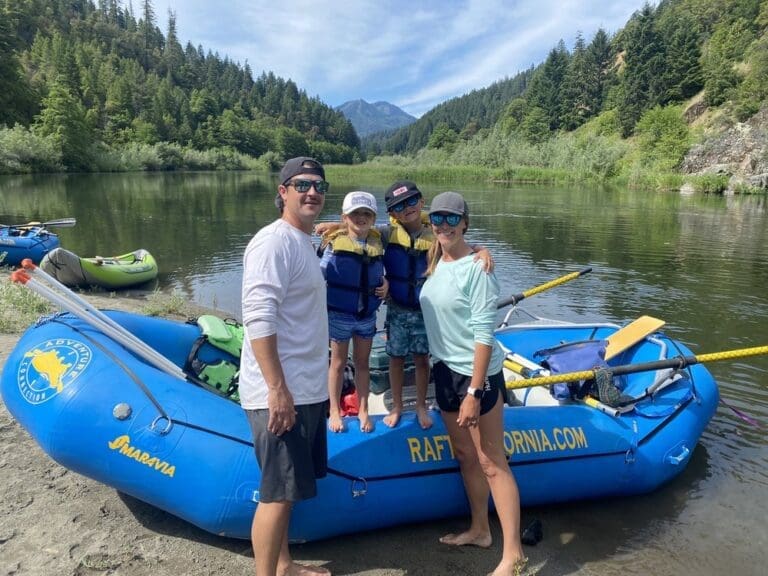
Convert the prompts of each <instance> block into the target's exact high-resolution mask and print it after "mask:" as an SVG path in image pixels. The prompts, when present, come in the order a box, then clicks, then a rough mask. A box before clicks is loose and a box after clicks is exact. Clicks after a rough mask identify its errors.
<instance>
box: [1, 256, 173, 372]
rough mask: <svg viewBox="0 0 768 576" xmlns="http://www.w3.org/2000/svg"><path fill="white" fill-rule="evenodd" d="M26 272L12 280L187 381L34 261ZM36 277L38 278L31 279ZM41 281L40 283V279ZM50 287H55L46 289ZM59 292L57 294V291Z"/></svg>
mask: <svg viewBox="0 0 768 576" xmlns="http://www.w3.org/2000/svg"><path fill="white" fill-rule="evenodd" d="M22 266H23V269H21V270H16V271H15V272H13V273H12V274H11V280H12V281H13V282H18V283H20V284H23V285H25V286H27V287H28V288H30V289H31V290H33V291H34V292H37V293H38V294H39V295H40V296H42V297H44V298H46V299H48V300H50V301H51V302H53V303H54V304H55V305H56V306H58V307H59V308H61V309H62V310H66V311H67V312H69V313H71V314H73V315H75V316H77V317H78V318H80V319H82V320H83V321H85V322H87V323H88V324H90V325H91V326H93V327H94V328H96V329H97V330H99V331H101V332H102V333H103V334H105V335H106V336H108V337H110V338H112V339H113V340H115V341H116V342H118V343H119V344H121V345H122V346H124V347H125V348H127V349H128V350H130V351H132V352H134V353H135V354H136V355H138V356H139V357H141V358H143V359H144V360H146V361H147V362H149V363H150V364H152V365H153V366H155V367H156V368H158V369H159V370H162V371H163V372H165V373H167V374H169V375H171V376H174V377H176V378H180V379H182V380H186V378H187V375H186V373H185V372H184V370H182V369H181V368H179V367H178V366H177V365H176V364H174V363H173V362H171V361H170V360H169V359H168V358H166V357H165V356H163V355H162V354H160V353H159V352H158V351H157V350H155V349H154V348H152V347H151V346H149V345H148V344H147V343H146V342H144V341H143V340H141V339H140V338H138V337H137V336H135V335H134V334H132V333H131V332H129V331H128V330H126V329H125V328H123V327H122V326H120V324H118V323H117V322H115V321H114V320H112V319H111V318H110V317H109V316H107V315H106V314H104V313H103V312H101V311H100V310H97V309H96V308H94V307H93V306H91V305H90V304H89V303H88V302H86V301H85V300H84V299H82V298H80V296H78V295H77V294H75V293H74V292H72V291H71V290H70V289H69V288H67V287H66V286H64V285H63V284H61V283H60V282H58V281H57V280H56V279H55V278H53V277H51V276H49V275H48V274H46V273H45V271H43V270H41V269H40V268H38V267H37V266H35V265H34V264H33V263H32V262H31V260H25V261H24V262H22ZM30 274H34V275H35V276H36V278H32V276H31V275H30ZM38 278H39V279H38ZM46 284H49V285H50V286H53V288H51V287H50V286H46ZM56 290H58V292H57V291H56Z"/></svg>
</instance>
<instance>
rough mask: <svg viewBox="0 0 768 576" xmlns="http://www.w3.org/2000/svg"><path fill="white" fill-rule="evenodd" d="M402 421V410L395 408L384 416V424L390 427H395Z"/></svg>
mask: <svg viewBox="0 0 768 576" xmlns="http://www.w3.org/2000/svg"><path fill="white" fill-rule="evenodd" d="M398 422H400V410H397V409H395V408H393V409H392V410H390V411H389V414H387V415H386V416H384V424H386V425H387V426H389V427H390V428H394V427H395V426H397V424H398Z"/></svg>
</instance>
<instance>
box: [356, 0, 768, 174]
mask: <svg viewBox="0 0 768 576" xmlns="http://www.w3.org/2000/svg"><path fill="white" fill-rule="evenodd" d="M767 29H768V0H663V1H661V2H659V4H658V6H655V7H654V6H651V5H650V4H646V5H645V6H644V7H643V8H642V9H641V10H638V11H637V12H636V13H635V14H634V15H633V16H632V17H631V18H630V20H629V21H628V22H627V24H626V26H625V27H624V28H623V29H622V30H620V31H618V32H617V33H616V34H615V35H613V36H610V35H609V34H608V33H607V32H605V31H604V30H599V31H598V32H597V33H596V34H595V35H594V37H593V38H592V39H591V40H590V41H589V42H587V41H586V40H585V39H584V38H582V37H581V36H580V35H577V39H576V42H575V45H574V47H573V49H572V50H569V49H567V48H566V46H565V43H564V42H563V41H560V42H559V43H557V44H556V45H555V46H554V47H553V48H552V50H551V51H550V53H549V55H548V56H547V58H546V60H545V61H544V62H543V63H541V64H540V65H539V66H537V67H536V68H535V69H533V70H530V71H527V72H525V73H522V74H520V75H518V76H517V77H515V78H513V79H512V81H507V82H515V83H516V88H517V90H516V93H512V94H510V93H509V92H507V93H506V98H501V99H496V100H493V99H492V98H490V96H491V94H494V93H495V92H497V91H498V89H499V86H492V87H489V88H486V89H481V90H476V91H474V92H472V93H470V94H467V95H465V96H463V97H461V98H456V99H453V100H451V101H449V102H446V103H444V104H442V105H440V106H438V107H436V108H435V109H433V110H431V111H430V112H428V113H426V114H425V115H424V116H422V117H421V118H420V119H419V121H418V122H417V123H415V124H413V125H411V126H408V127H405V128H402V129H400V130H399V131H397V132H396V133H394V134H393V135H389V136H388V137H387V138H385V139H379V140H377V141H367V140H364V141H363V144H364V147H365V149H366V150H367V152H368V156H369V160H371V161H372V162H371V163H372V164H373V166H375V167H376V169H377V170H378V171H381V169H382V168H386V166H387V165H392V166H400V167H402V166H410V168H408V170H409V173H410V174H411V175H413V174H414V173H416V171H418V170H424V169H425V167H430V168H429V170H427V172H431V171H434V169H435V167H438V166H439V167H444V168H445V169H447V170H452V171H454V172H457V173H462V172H463V173H471V174H473V175H475V177H477V176H478V175H482V174H486V176H487V177H488V178H492V179H503V180H509V179H513V180H539V181H541V180H584V179H614V178H619V179H623V180H626V181H628V182H629V183H631V184H638V185H647V184H651V185H658V186H665V187H667V186H669V187H674V186H678V185H679V184H681V183H682V179H681V177H680V174H679V169H680V166H681V164H682V161H683V159H684V157H685V155H686V153H688V151H689V150H690V149H691V147H692V146H693V145H695V144H699V145H700V146H704V147H706V145H707V142H708V141H709V139H712V138H716V137H717V135H718V133H722V132H724V131H726V130H729V129H731V128H732V127H733V126H734V125H736V124H737V123H739V122H745V121H747V120H749V119H751V118H753V117H755V118H757V117H758V116H756V113H757V112H758V111H760V110H761V108H764V107H765V102H766V99H767V98H768V33H767ZM489 99H491V100H493V101H494V102H495V103H498V102H499V101H501V102H502V105H501V106H499V105H496V106H493V107H487V106H486V104H485V103H486V102H487V101H488V100H489ZM485 110H490V112H489V113H487V114H485V115H483V114H482V111H485ZM753 123H756V124H757V125H758V127H759V130H758V131H757V132H759V133H762V132H764V131H765V130H764V129H765V128H766V127H764V126H762V124H761V121H759V120H758V121H756V122H753ZM767 149H768V147H767V146H766V142H758V144H757V145H756V150H755V151H754V153H753V156H756V158H755V160H756V162H753V163H756V164H758V165H759V166H758V168H759V169H762V167H764V164H765V163H766V162H768V152H766V150H767ZM392 155H396V156H397V159H396V160H395V161H392V162H391V161H390V160H388V157H390V156H392ZM377 156H378V157H377ZM467 167H472V170H467ZM483 168H484V169H486V172H485V173H484V172H483V171H482V170H481V169H483ZM694 180H695V179H694ZM727 182H728V178H727V175H726V176H723V177H715V176H713V177H711V178H710V177H705V178H702V179H700V181H699V182H697V183H696V184H697V185H699V186H704V187H709V186H714V187H715V188H718V187H722V186H723V184H724V183H727Z"/></svg>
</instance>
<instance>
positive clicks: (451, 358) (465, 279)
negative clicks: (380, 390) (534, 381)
mask: <svg viewBox="0 0 768 576" xmlns="http://www.w3.org/2000/svg"><path fill="white" fill-rule="evenodd" d="M474 256H475V255H474V254H469V255H468V256H465V257H464V258H461V259H459V260H456V261H454V262H445V261H442V260H441V261H439V262H438V264H437V267H436V268H435V271H434V273H433V274H432V275H431V276H430V277H429V278H427V281H426V282H425V283H424V287H423V288H422V290H421V298H420V302H421V310H422V313H423V314H424V324H425V326H426V328H427V338H428V340H429V351H430V353H431V354H432V356H433V358H434V359H435V360H441V361H443V362H444V363H445V364H447V365H448V367H449V368H450V369H451V370H453V371H454V372H458V373H459V374H464V375H466V376H471V375H472V372H473V368H474V357H475V342H479V343H481V344H485V345H487V346H491V348H492V352H491V361H490V363H489V365H488V371H487V374H496V373H497V372H499V371H501V368H502V363H503V361H504V353H503V352H502V350H501V348H500V347H499V345H498V343H497V342H496V339H495V338H494V335H493V332H494V329H495V327H496V303H497V301H498V299H499V292H500V290H499V283H498V280H497V279H496V276H495V275H494V274H488V273H487V272H485V270H483V264H482V262H475V260H474Z"/></svg>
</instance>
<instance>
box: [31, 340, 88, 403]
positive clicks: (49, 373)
mask: <svg viewBox="0 0 768 576" xmlns="http://www.w3.org/2000/svg"><path fill="white" fill-rule="evenodd" d="M92 357H93V353H92V352H91V349H90V348H89V347H88V346H86V345H85V344H83V343H82V342H80V341H79V340H71V339H69V338H56V339H53V340H48V341H46V342H44V343H42V344H39V345H38V346H35V347H34V348H32V349H31V350H29V351H28V352H25V353H24V357H23V358H22V360H21V364H20V365H19V374H18V382H19V390H20V391H21V395H22V396H23V397H24V399H25V400H26V401H27V402H29V403H30V404H42V403H43V402H46V401H47V400H50V399H51V398H53V397H54V396H56V395H57V394H59V393H60V392H61V391H62V390H64V388H65V387H66V386H67V385H69V384H71V383H72V382H73V381H74V380H76V379H77V378H78V377H79V376H80V374H82V373H83V370H85V369H86V368H87V367H88V364H90V363H91V358H92Z"/></svg>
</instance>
